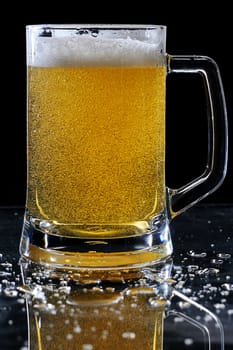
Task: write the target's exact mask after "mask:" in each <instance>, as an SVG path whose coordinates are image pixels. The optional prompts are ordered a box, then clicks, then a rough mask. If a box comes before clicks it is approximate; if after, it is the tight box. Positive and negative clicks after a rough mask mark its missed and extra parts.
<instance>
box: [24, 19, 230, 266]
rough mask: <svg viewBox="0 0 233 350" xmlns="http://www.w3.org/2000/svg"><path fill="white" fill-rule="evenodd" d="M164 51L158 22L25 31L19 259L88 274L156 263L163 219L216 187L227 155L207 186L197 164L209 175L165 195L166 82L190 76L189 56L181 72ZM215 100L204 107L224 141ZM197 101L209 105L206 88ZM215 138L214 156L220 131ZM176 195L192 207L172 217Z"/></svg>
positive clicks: (164, 252)
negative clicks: (24, 168) (24, 172)
mask: <svg viewBox="0 0 233 350" xmlns="http://www.w3.org/2000/svg"><path fill="white" fill-rule="evenodd" d="M165 45H166V27H164V26H153V25H151V26H142V25H125V26H122V25H36V26H28V27H27V68H28V70H27V89H28V99H27V106H28V119H27V120H28V136H27V154H28V177H27V178H28V180H27V203H26V213H25V222H24V227H23V233H22V239H21V244H20V251H21V254H22V255H24V256H26V257H28V258H30V259H32V260H35V261H40V262H42V263H43V262H44V263H51V264H54V265H57V266H64V265H68V266H73V267H92V268H96V267H97V268H109V267H110V268H114V267H116V268H118V267H124V266H135V265H143V264H147V263H148V262H149V263H150V262H151V263H152V262H154V261H160V260H161V259H165V258H166V257H168V256H169V255H171V253H172V243H171V238H170V232H169V221H170V219H171V218H172V217H174V216H175V215H177V214H178V213H179V212H180V211H182V210H185V209H186V208H187V207H189V206H190V205H192V204H193V203H195V202H196V201H197V200H199V199H200V198H202V197H203V195H207V194H208V193H210V191H211V190H213V189H214V188H216V186H217V185H219V184H220V182H221V181H222V179H223V177H224V173H225V168H226V156H225V158H224V156H222V157H221V159H222V161H221V164H220V165H218V171H220V172H221V176H220V175H218V176H217V175H216V174H214V178H215V180H214V181H212V180H211V181H212V183H211V184H210V181H209V183H208V179H207V177H208V178H211V179H212V178H213V176H212V175H211V171H213V169H212V170H211V171H209V166H207V168H208V170H207V171H208V172H209V174H207V173H205V174H203V176H201V177H200V178H198V179H195V180H194V181H193V183H192V184H191V185H190V184H189V185H187V186H184V188H183V189H181V190H182V191H180V193H179V190H180V189H178V190H171V189H168V188H167V187H166V184H165V103H166V99H165V91H166V86H165V85H166V75H167V73H168V72H172V71H175V70H176V71H178V70H183V71H189V72H190V70H194V67H193V62H194V61H195V62H197V60H195V59H193V58H192V60H191V59H190V58H189V59H190V60H189V61H188V58H187V60H186V61H185V64H186V67H185V68H184V66H183V67H178V65H177V62H178V63H179V62H181V60H179V59H177V58H176V59H174V58H172V56H169V60H167V58H168V56H167V55H166V50H165ZM187 62H188V63H187ZM191 62H192V63H191ZM206 62H207V63H208V64H209V65H211V62H210V61H208V60H206V61H205V64H206ZM171 63H172V64H174V67H172V64H171ZM198 63H199V64H200V62H198ZM201 63H203V62H201ZM200 65H201V64H200ZM199 71H201V69H200V68H198V69H197V72H199ZM217 78H218V79H220V77H219V76H218V77H217ZM219 85H220V90H221V81H220V82H219V81H218V86H219ZM211 86H212V85H211ZM216 90H217V88H216ZM221 93H222V94H221V101H217V102H216V104H217V107H216V108H215V109H217V108H218V109H219V111H218V112H219V113H218V114H219V115H220V117H218V118H219V120H220V121H219V123H220V122H221V130H222V134H223V133H224V132H225V134H226V116H225V110H224V108H220V107H224V106H223V105H224V95H223V91H222V90H221ZM208 98H209V101H210V102H211V104H213V101H214V98H213V96H212V94H211V92H210V93H209V96H208ZM221 103H222V106H220V105H221ZM211 118H212V117H211ZM211 118H210V120H211ZM210 135H211V133H210ZM211 137H212V136H210V140H209V143H210V146H211V142H212V141H213V140H212V138H211ZM222 140H223V141H222V144H223V146H221V152H222V149H223V148H224V149H225V150H226V141H225V140H226V135H225V136H224V137H223V138H222ZM212 148H213V147H212ZM215 148H216V147H215ZM218 148H220V145H219V146H218V147H217V150H218ZM210 149H211V147H210ZM215 152H216V151H215ZM210 153H211V151H210ZM219 153H220V152H219ZM223 153H224V154H226V151H225V152H223ZM211 157H212V156H211V154H210V157H209V162H211V161H212V158H213V157H212V158H211ZM214 157H215V158H216V154H215V155H214ZM217 158H218V159H219V158H220V156H219V154H217ZM223 158H224V159H223ZM207 175H208V176H207ZM211 176H212V177H211ZM204 178H206V179H207V181H206V179H204ZM204 181H206V182H207V185H206V187H205V189H202V183H203V182H204ZM213 182H214V184H213ZM186 193H188V195H189V197H190V196H191V201H190V200H189V203H186V205H185V206H184V207H182V208H181V209H180V210H179V211H176V212H175V211H174V210H173V208H172V205H173V202H175V200H177V199H179V197H183V196H184V195H186ZM203 193H204V194H203Z"/></svg>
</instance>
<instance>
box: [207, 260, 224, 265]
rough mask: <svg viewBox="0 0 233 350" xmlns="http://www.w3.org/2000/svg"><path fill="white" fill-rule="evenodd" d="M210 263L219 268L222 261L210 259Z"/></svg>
mask: <svg viewBox="0 0 233 350" xmlns="http://www.w3.org/2000/svg"><path fill="white" fill-rule="evenodd" d="M210 262H211V264H213V265H216V266H220V265H222V264H223V260H222V259H211V260H210Z"/></svg>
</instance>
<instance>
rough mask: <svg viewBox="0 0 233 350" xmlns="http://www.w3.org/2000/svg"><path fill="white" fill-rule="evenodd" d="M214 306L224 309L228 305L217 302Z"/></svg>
mask: <svg viewBox="0 0 233 350" xmlns="http://www.w3.org/2000/svg"><path fill="white" fill-rule="evenodd" d="M214 307H215V309H218V310H223V309H225V307H226V306H225V305H224V304H220V303H217V304H214Z"/></svg>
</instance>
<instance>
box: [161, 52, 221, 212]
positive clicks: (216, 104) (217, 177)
mask: <svg viewBox="0 0 233 350" xmlns="http://www.w3.org/2000/svg"><path fill="white" fill-rule="evenodd" d="M167 68H168V70H167V72H168V74H169V73H195V74H200V75H201V77H202V78H203V83H204V88H205V93H206V100H207V118H208V156H207V164H206V168H205V171H204V172H203V174H201V175H200V176H199V177H197V178H195V179H194V180H192V181H191V182H189V183H188V184H186V185H184V186H182V187H180V188H178V189H171V188H167V194H168V202H169V212H170V216H171V218H174V217H175V216H177V215H179V214H181V213H182V212H184V211H185V210H187V209H188V208H190V207H191V206H193V205H194V204H196V203H197V202H199V201H200V200H202V199H203V198H205V197H206V196H208V195H209V194H210V193H212V192H214V191H215V190H216V189H217V188H218V187H219V186H220V185H221V184H222V182H223V180H224V177H225V175H226V170H227V153H228V131H227V130H228V129H227V111H226V102H225V96H224V91H223V85H222V80H221V76H220V72H219V69H218V66H217V64H216V62H215V61H214V60H213V59H211V58H210V57H207V56H173V55H172V56H171V55H168V56H167Z"/></svg>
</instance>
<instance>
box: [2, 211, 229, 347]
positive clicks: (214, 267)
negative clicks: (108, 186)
mask: <svg viewBox="0 0 233 350" xmlns="http://www.w3.org/2000/svg"><path fill="white" fill-rule="evenodd" d="M22 218H23V209H20V208H5V209H3V208H2V209H1V210H0V349H2V350H8V349H12V350H14V349H15V350H26V349H28V348H29V345H28V344H29V343H28V331H27V311H28V313H29V315H30V317H31V319H30V322H31V340H30V341H31V344H33V342H34V345H31V348H30V349H31V350H34V349H37V348H36V345H35V344H36V343H37V342H38V339H39V338H38V329H39V333H40V337H41V339H40V342H42V343H41V344H43V347H41V349H43V350H44V349H46V345H44V343H43V342H45V344H48V348H49V349H51V350H52V349H53V348H54V349H57V350H58V349H67V348H69V349H72V346H71V344H74V341H75V344H76V345H75V346H76V347H77V344H78V343H77V339H78V341H80V344H79V345H78V349H82V350H92V349H93V350H96V349H100V347H99V348H98V347H96V346H98V345H96V344H97V339H101V342H102V343H101V344H102V345H101V349H102V348H103V346H105V347H104V348H103V349H105V348H106V349H108V348H109V349H112V347H109V344H110V343H109V339H112V341H114V346H115V348H116V347H117V346H119V348H121V349H124V347H125V349H137V347H136V345H133V344H136V343H137V344H140V342H139V341H138V339H139V338H140V339H143V338H146V339H148V342H147V344H145V343H143V346H144V349H153V346H155V345H154V344H153V341H152V339H151V343H150V341H149V338H150V336H149V335H148V334H149V333H148V332H150V329H152V328H153V327H154V326H153V325H152V323H153V322H154V321H155V319H156V320H157V321H158V320H159V319H160V318H159V317H160V316H159V310H160V308H161V307H164V308H166V314H167V316H166V318H165V322H164V349H165V350H170V349H178V348H179V349H190V350H192V349H194V348H195V349H204V348H205V347H204V346H206V345H203V344H204V343H205V341H206V340H205V339H204V338H205V336H204V335H203V334H204V333H203V331H202V330H201V326H200V325H202V324H205V325H209V326H211V327H212V326H213V327H212V329H213V328H214V327H215V329H216V332H214V331H213V332H212V331H210V335H211V337H212V340H213V341H214V344H215V346H216V349H220V348H219V342H220V336H219V334H220V333H221V332H218V331H219V329H218V327H219V325H218V324H214V323H215V320H214V319H213V317H212V314H211V313H210V314H208V312H206V310H205V309H200V308H199V309H198V307H197V306H196V304H195V303H198V305H201V306H202V307H204V308H207V309H208V310H209V311H210V312H212V313H213V314H214V315H216V316H217V318H218V319H219V320H220V321H221V323H222V325H223V329H224V335H225V349H226V350H230V349H232V348H233V337H232V324H233V206H229V205H228V206H224V205H223V206H211V205H207V206H205V205H202V206H197V207H195V208H192V209H190V210H189V211H187V212H186V213H185V214H183V215H182V216H180V217H178V218H177V219H175V220H174V221H173V222H172V240H173V245H174V254H173V261H172V263H171V265H169V266H168V268H167V270H166V271H165V272H162V274H161V273H160V274H158V271H157V269H153V268H152V269H151V268H150V269H144V270H143V271H141V272H140V273H137V274H136V275H132V274H126V275H124V276H122V275H120V274H117V272H115V273H114V274H112V275H111V276H106V275H105V276H104V279H103V276H96V275H93V274H89V275H88V274H81V275H80V274H77V273H76V274H74V275H72V278H71V277H70V275H69V276H68V275H67V274H63V273H62V274H61V275H59V276H57V275H54V273H51V271H49V270H47V269H44V268H43V269H40V268H38V267H35V266H31V265H30V264H29V265H30V266H29V265H28V264H27V263H21V264H19V253H18V246H19V240H20V235H21V228H22ZM170 268H171V277H172V279H168V282H167V283H165V284H164V283H161V280H163V277H164V276H165V277H168V274H169V269H170ZM155 276H156V277H155ZM173 287H174V288H175V291H176V292H177V294H175V295H174V296H173V297H172V298H170V296H171V288H173ZM180 293H181V294H180ZM183 296H184V297H183ZM185 297H187V298H188V299H187V300H186V299H185ZM190 301H191V303H190ZM161 303H162V305H161ZM192 303H193V304H192ZM182 313H185V315H186V316H185V317H186V318H185V317H183V316H180V315H181V314H182ZM58 315H59V317H58ZM77 315H79V316H77ZM85 315H86V318H85ZM87 315H91V317H88V316H87ZM45 316H46V317H45ZM188 318H193V319H194V321H192V322H191V324H190V322H188V321H187V320H188ZM100 319H101V320H102V321H101V322H102V323H100ZM45 320H46V321H45ZM58 320H59V321H58ZM60 320H62V323H61V321H60ZM84 320H86V321H85V322H84ZM87 320H88V322H87ZM90 320H92V322H90ZM121 320H122V322H123V323H120V324H124V325H127V327H126V326H125V327H121V326H119V324H118V323H116V322H119V321H121ZM152 320H153V322H152ZM95 322H96V323H95ZM132 324H134V327H133V325H132ZM212 324H213V325H212ZM54 325H55V326H56V327H55V328H56V332H55V331H54V330H52V328H53V327H54ZM84 325H85V327H86V326H87V325H88V327H89V334H87V331H86V333H84V332H83V329H84ZM129 325H130V326H129ZM145 325H146V326H145ZM152 326H153V327H152ZM33 327H34V328H33ZM45 329H47V330H49V329H50V331H48V332H45V331H44V330H45ZM139 329H140V332H139ZM159 329H160V328H159V326H158V327H157V332H159ZM33 332H34V335H32V333H33ZM98 332H99V333H98ZM151 332H152V331H151ZM211 332H212V333H211ZM59 334H62V335H63V338H62V339H63V340H64V341H59V344H57V345H56V344H55V339H58V338H59ZM157 338H158V336H157ZM202 338H203V339H202ZM80 339H81V340H82V341H81V340H80ZM119 339H120V340H119ZM202 340H203V341H202ZM104 342H105V345H103V344H104ZM52 344H53V345H52ZM54 344H55V345H54ZM67 344H70V346H69V345H67ZM117 344H118V345H117ZM122 344H123V345H122ZM37 346H38V344H37ZM40 346H42V345H40ZM68 346H69V347H68ZM74 348H75V347H74ZM155 349H160V345H159V344H157V345H156V348H155ZM213 349H215V347H214V346H213Z"/></svg>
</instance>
